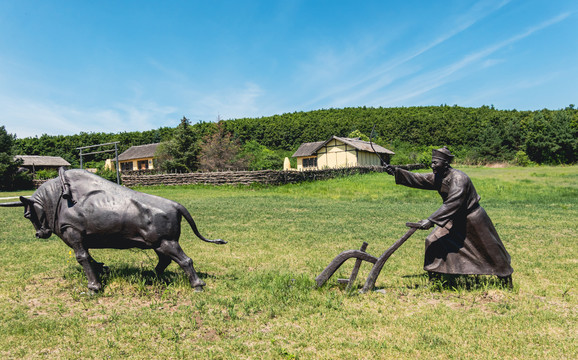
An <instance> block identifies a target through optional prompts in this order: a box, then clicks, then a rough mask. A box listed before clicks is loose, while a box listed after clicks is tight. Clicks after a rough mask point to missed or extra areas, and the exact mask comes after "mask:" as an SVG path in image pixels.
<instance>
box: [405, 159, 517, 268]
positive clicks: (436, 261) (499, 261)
mask: <svg viewBox="0 0 578 360" xmlns="http://www.w3.org/2000/svg"><path fill="white" fill-rule="evenodd" d="M395 182H396V184H400V185H405V186H409V187H413V188H419V189H426V190H437V191H438V193H439V194H440V196H441V197H442V199H443V205H442V206H441V207H440V208H439V209H438V210H437V211H435V212H434V213H433V214H432V215H431V216H429V217H428V219H429V220H430V221H431V222H433V223H434V224H436V225H437V226H436V227H435V228H434V229H433V230H432V232H431V233H430V234H429V235H428V237H427V238H426V242H425V259H424V267H423V268H424V270H426V271H431V272H436V273H443V274H472V275H473V274H478V275H497V276H501V277H505V276H509V275H511V274H512V272H513V271H514V270H513V269H512V267H511V266H510V255H509V254H508V252H507V251H506V248H505V247H504V245H503V244H502V241H501V240H500V236H499V235H498V232H497V231H496V228H495V227H494V224H493V223H492V220H490V217H489V216H488V214H486V211H485V210H484V209H483V208H482V207H481V206H480V205H479V201H480V196H479V195H478V193H477V192H476V189H475V188H474V185H473V184H472V181H471V180H470V178H469V177H468V176H467V175H466V174H464V173H463V172H461V171H459V170H456V169H453V168H450V169H449V170H448V172H447V173H446V174H445V175H444V176H443V177H442V176H440V175H435V174H433V173H429V174H416V173H412V172H409V171H406V170H403V169H399V168H396V171H395Z"/></svg>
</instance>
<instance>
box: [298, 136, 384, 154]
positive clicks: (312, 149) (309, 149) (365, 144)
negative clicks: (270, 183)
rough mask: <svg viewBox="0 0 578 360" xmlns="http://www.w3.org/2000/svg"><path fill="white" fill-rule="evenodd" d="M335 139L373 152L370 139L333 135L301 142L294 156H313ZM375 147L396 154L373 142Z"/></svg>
mask: <svg viewBox="0 0 578 360" xmlns="http://www.w3.org/2000/svg"><path fill="white" fill-rule="evenodd" d="M334 139H335V140H338V141H341V142H342V143H344V144H347V145H350V146H352V147H354V148H355V149H357V150H360V151H366V152H371V153H372V152H373V149H372V148H371V144H370V143H369V141H363V140H360V139H359V138H345V137H338V136H332V137H330V138H329V139H328V140H327V141H317V142H311V143H303V144H301V146H299V149H297V151H295V154H293V156H292V157H302V156H313V155H315V153H317V151H318V150H319V149H321V148H322V147H323V146H325V145H326V144H327V143H329V142H330V141H331V140H334ZM373 147H374V148H375V151H376V152H377V153H379V154H387V155H395V153H394V152H393V151H391V150H388V149H386V148H384V147H383V146H380V145H377V144H373Z"/></svg>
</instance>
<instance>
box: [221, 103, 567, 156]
mask: <svg viewBox="0 0 578 360" xmlns="http://www.w3.org/2000/svg"><path fill="white" fill-rule="evenodd" d="M373 125H375V128H376V131H377V139H374V140H376V142H377V143H379V144H381V145H384V146H386V147H389V148H391V150H394V151H396V153H397V154H398V155H400V156H397V158H398V159H397V160H398V161H399V160H401V158H403V157H407V156H409V157H411V156H412V154H413V156H414V157H415V156H419V155H420V154H421V152H423V151H424V150H426V149H427V148H429V147H432V146H441V145H447V146H449V147H450V148H452V150H454V151H455V152H456V153H457V154H458V157H459V158H460V159H461V160H462V161H468V162H481V163H483V162H491V161H511V160H514V159H515V157H516V154H517V153H518V152H524V153H526V154H527V156H528V157H529V159H530V160H532V161H535V162H537V163H548V164H568V163H575V162H576V160H577V158H578V140H577V138H578V110H576V109H574V106H573V105H570V106H569V107H567V108H565V109H563V110H547V109H544V110H539V111H517V110H496V109H494V108H493V107H488V106H482V107H480V108H465V107H459V106H447V105H443V106H427V107H408V108H405V107H403V108H368V107H361V108H345V109H326V110H316V111H310V112H295V113H291V114H283V115H275V116H270V117H263V118H258V119H255V118H244V119H236V120H230V121H228V122H226V126H227V130H228V131H231V132H232V133H235V134H237V135H238V136H239V138H240V140H241V141H242V142H246V141H249V140H256V141H258V142H259V143H260V144H262V145H264V146H266V147H268V148H272V149H285V150H294V149H296V148H297V147H298V146H299V144H301V143H303V142H312V141H320V140H324V139H327V138H329V137H330V136H331V135H337V136H347V135H348V134H350V133H351V132H352V131H355V130H358V131H360V132H361V133H363V134H365V135H369V134H370V133H371V129H372V126H373ZM409 149H413V150H409ZM395 158H396V156H394V161H395V160H396V159H395ZM409 160H411V159H409Z"/></svg>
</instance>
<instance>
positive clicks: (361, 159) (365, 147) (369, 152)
mask: <svg viewBox="0 0 578 360" xmlns="http://www.w3.org/2000/svg"><path fill="white" fill-rule="evenodd" d="M373 148H374V149H375V152H377V153H379V155H380V156H381V157H382V158H383V159H384V160H385V161H387V162H389V158H390V157H391V155H394V154H395V153H394V152H393V151H391V150H388V149H386V148H384V147H383V146H379V145H376V144H373ZM375 152H374V150H373V149H372V148H371V145H370V143H369V142H368V141H363V140H360V139H359V138H343V137H337V136H332V137H331V138H330V139H329V140H327V141H318V142H312V143H304V144H301V146H299V149H297V151H296V152H295V154H293V157H295V158H297V170H316V169H326V168H339V167H351V166H379V165H381V161H380V159H379V156H378V155H377V154H376V153H375Z"/></svg>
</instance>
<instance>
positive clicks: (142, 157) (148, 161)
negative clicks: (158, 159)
mask: <svg viewBox="0 0 578 360" xmlns="http://www.w3.org/2000/svg"><path fill="white" fill-rule="evenodd" d="M158 145H159V143H156V144H148V145H139V146H131V147H130V148H129V149H128V150H127V151H125V152H123V153H122V154H120V155H119V156H118V162H119V164H120V171H131V170H149V169H151V170H152V169H154V167H155V161H154V159H155V152H156V151H157V147H158Z"/></svg>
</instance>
